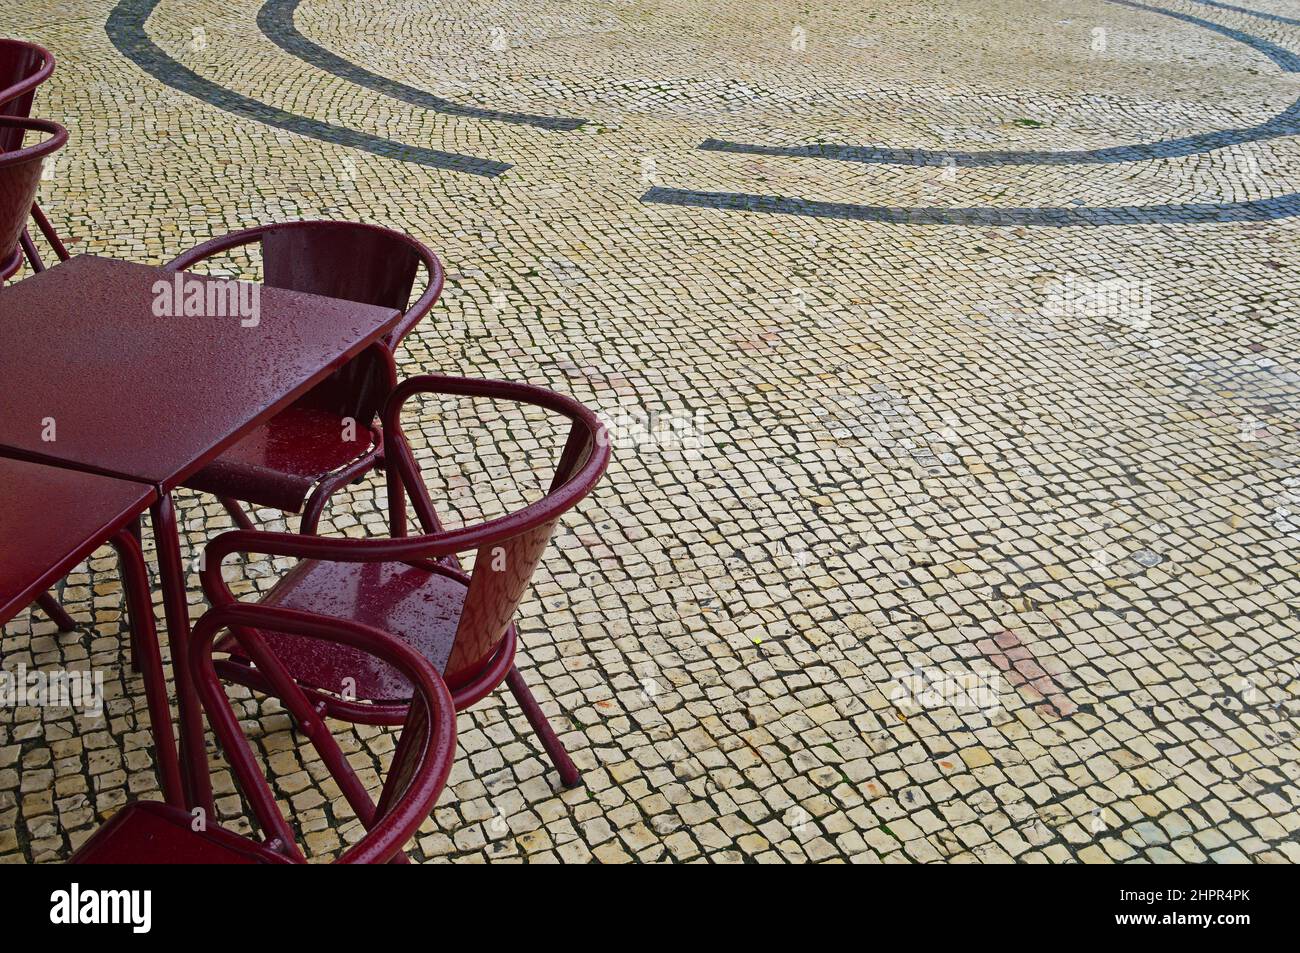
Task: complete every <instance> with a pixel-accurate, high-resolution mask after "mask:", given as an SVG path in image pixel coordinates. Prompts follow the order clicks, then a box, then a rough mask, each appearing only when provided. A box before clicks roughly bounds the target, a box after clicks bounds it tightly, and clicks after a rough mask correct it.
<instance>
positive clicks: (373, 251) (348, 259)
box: [262, 222, 420, 427]
mask: <svg viewBox="0 0 1300 953" xmlns="http://www.w3.org/2000/svg"><path fill="white" fill-rule="evenodd" d="M419 265H420V258H419V255H417V254H416V252H415V249H414V248H413V247H412V246H411V245H410V243H409V242H407V241H404V240H403V236H402V235H400V234H397V233H394V232H389V231H387V230H384V229H377V228H370V227H368V226H365V225H358V224H353V223H351V222H310V223H306V224H293V225H287V226H281V227H276V226H272V227H270V228H269V229H267V231H266V232H265V233H263V235H262V272H263V281H264V282H265V283H266V284H267V285H270V286H271V287H273V288H285V289H287V290H289V291H304V292H307V293H308V294H317V295H324V296H326V297H329V298H342V299H344V300H345V301H357V302H360V303H361V304H372V305H375V306H377V307H381V308H395V309H396V310H398V311H405V310H406V306H407V304H408V303H409V301H410V298H411V288H412V287H413V286H414V284H415V273H416V270H417V269H418V268H419ZM392 384H393V381H392V379H391V375H390V374H389V373H388V372H387V371H386V369H385V368H384V367H383V366H382V363H381V362H380V361H379V359H378V357H377V355H375V354H373V353H367V354H366V355H362V357H360V358H358V359H357V360H355V361H352V362H350V363H349V364H348V365H347V366H345V367H343V368H340V369H339V370H338V371H336V372H335V373H334V374H333V375H331V376H330V377H328V378H326V379H325V380H324V381H322V382H321V383H320V384H318V385H317V386H316V387H315V388H313V389H312V391H311V392H310V393H309V394H307V395H306V396H305V397H303V398H302V401H301V403H302V404H303V405H305V406H308V407H319V408H321V409H322V410H328V411H331V412H333V413H336V414H338V415H339V416H341V417H351V418H353V419H355V420H356V421H357V423H358V425H360V426H363V427H364V426H369V424H370V423H371V421H372V420H373V419H374V416H375V414H376V412H377V411H378V410H379V404H380V402H381V401H382V400H383V399H384V397H385V396H386V395H387V393H388V391H389V389H391V387H392Z"/></svg>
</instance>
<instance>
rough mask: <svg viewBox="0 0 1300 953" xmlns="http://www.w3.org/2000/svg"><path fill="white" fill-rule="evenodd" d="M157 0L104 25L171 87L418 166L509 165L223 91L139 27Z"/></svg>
mask: <svg viewBox="0 0 1300 953" xmlns="http://www.w3.org/2000/svg"><path fill="white" fill-rule="evenodd" d="M158 2H159V0H121V2H120V3H119V4H118V5H117V6H115V7H114V8H113V11H112V13H110V14H109V16H108V21H107V22H106V23H105V24H104V29H105V32H107V33H108V38H109V39H110V40H111V41H112V42H113V45H114V46H115V47H117V50H118V52H120V53H121V54H122V55H123V56H125V57H126V58H127V59H129V60H130V61H131V62H133V63H134V64H135V65H136V66H138V67H140V68H141V69H142V70H144V71H145V72H146V73H148V74H149V75H150V76H152V77H154V79H156V80H158V81H159V82H160V83H163V84H165V85H167V86H170V87H171V88H172V89H176V90H179V91H180V92H182V93H186V94H188V95H190V96H193V97H195V98H196V99H200V100H202V101H203V102H205V103H208V104H209V105H211V106H215V107H217V108H218V109H222V110H225V111H226V112H228V113H232V114H233V115H236V116H240V117H242V118H245V119H252V120H254V121H255V122H260V123H263V124H265V125H267V126H274V127H275V128H277V129H285V130H288V131H289V132H293V133H297V134H298V135H301V136H308V137H310V138H312V139H320V140H322V141H324V142H332V143H335V144H336V145H340V146H347V147H348V148H351V149H362V150H365V151H366V152H371V153H374V154H375V155H379V156H383V157H385V158H388V159H396V160H398V161H400V162H414V163H416V164H417V165H424V166H430V167H433V168H438V169H448V170H451V171H453V172H465V173H468V174H470V175H485V176H496V175H500V174H501V173H502V172H505V171H506V170H507V169H509V168H510V163H508V162H497V161H495V160H493V159H479V158H475V157H474V156H466V155H460V154H459V153H455V152H443V151H441V150H438V149H428V148H425V147H424V146H411V145H406V144H405V143H400V142H393V141H392V140H389V139H382V138H380V137H379V136H373V135H371V134H370V133H366V132H358V131H357V130H355V129H348V128H346V127H343V126H335V125H332V124H330V123H327V122H321V121H320V120H318V119H312V118H310V117H308V116H300V115H297V114H296V113H291V112H287V111H286V110H283V109H280V108H279V107H277V106H272V105H269V104H268V103H264V102H261V101H260V100H256V99H253V98H251V97H249V96H245V95H243V94H242V93H236V92H234V91H233V90H229V89H226V88H225V87H223V86H220V85H218V84H217V83H214V82H212V81H211V80H209V79H205V78H204V77H202V76H200V75H199V74H198V73H196V72H194V71H193V70H192V69H190V68H189V67H187V66H185V65H184V64H182V63H179V62H177V61H176V60H174V59H172V58H171V57H170V56H168V55H167V54H166V53H165V52H164V51H163V50H162V49H161V48H160V47H159V46H158V45H157V44H156V43H154V42H153V41H152V40H151V39H149V36H148V34H147V33H146V32H145V27H144V25H145V21H147V20H148V19H149V16H150V14H152V13H153V11H154V8H155V7H157V6H158Z"/></svg>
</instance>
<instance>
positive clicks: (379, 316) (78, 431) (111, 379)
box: [0, 255, 401, 808]
mask: <svg viewBox="0 0 1300 953" xmlns="http://www.w3.org/2000/svg"><path fill="white" fill-rule="evenodd" d="M176 275H177V273H175V272H168V271H164V270H163V269H161V268H156V267H151V266H147V265H138V264H133V263H129V262H123V261H116V260H113V259H109V258H98V257H94V256H89V255H83V256H79V257H77V258H73V259H71V260H70V261H67V262H65V263H63V264H59V265H56V266H55V267H53V268H50V269H48V270H47V271H44V272H42V273H40V274H38V275H35V276H33V277H31V278H28V279H26V280H24V281H20V282H18V283H17V284H14V285H10V286H9V287H7V288H4V289H0V393H2V394H3V401H4V403H5V404H6V405H7V406H6V407H5V411H4V414H3V417H2V418H0V446H3V447H6V448H8V452H9V453H10V454H11V455H14V456H23V457H26V458H28V459H32V460H36V461H40V462H44V463H49V464H53V465H56V466H61V467H70V468H74V469H78V470H83V471H86V472H91V473H98V474H101V475H106V476H113V477H119V478H125V479H131V480H136V481H140V482H144V483H148V484H150V485H152V486H154V487H156V489H157V491H158V498H157V500H155V502H154V503H153V504H152V505H151V507H150V509H151V516H152V523H153V527H154V534H155V536H156V538H157V543H158V563H159V570H160V576H161V581H162V588H163V610H164V615H165V618H166V622H167V635H168V639H169V641H170V642H171V645H172V651H171V655H172V665H173V667H174V669H175V680H176V692H177V704H178V708H179V711H180V721H181V729H180V734H181V751H182V763H183V764H187V763H189V758H191V757H196V758H197V757H202V756H203V722H202V716H201V713H200V712H199V709H198V704H197V698H196V697H195V695H194V689H193V685H192V683H191V682H190V678H189V671H188V668H189V661H188V652H187V650H186V647H187V645H188V636H189V614H188V609H187V607H186V599H185V576H186V574H185V571H184V569H183V566H182V560H181V553H180V539H179V536H178V534H177V529H176V516H175V510H174V508H173V505H172V500H171V491H172V490H174V489H175V488H176V487H177V486H179V485H180V483H181V482H182V481H183V480H185V478H186V477H188V476H190V475H191V474H193V473H194V472H196V471H197V470H199V469H201V468H202V467H203V466H205V465H206V464H207V463H209V462H210V461H211V460H213V459H214V458H215V457H217V456H218V455H219V454H220V453H221V452H222V451H223V450H225V449H226V448H227V447H229V446H230V445H232V444H233V443H235V442H236V441H238V440H239V439H241V438H242V437H244V436H245V435H247V434H248V433H249V432H250V431H252V430H254V429H256V428H257V427H258V426H259V425H260V424H262V423H263V422H265V421H266V420H268V419H269V418H270V417H272V416H274V415H275V414H276V413H278V412H279V411H281V410H283V409H285V408H286V407H288V406H289V405H290V404H292V403H293V402H294V401H295V400H296V399H297V398H299V397H300V396H302V395H303V394H305V393H306V392H307V391H308V390H310V389H311V388H312V387H313V386H314V385H316V384H318V383H319V382H321V381H322V380H324V379H325V378H326V377H327V376H329V374H330V373H332V372H333V371H334V370H336V369H338V368H339V367H341V366H342V365H343V364H345V363H347V362H348V361H349V360H351V359H352V358H354V357H356V356H357V355H358V354H360V353H361V352H362V351H364V350H365V349H366V348H367V347H369V346H372V345H377V342H379V341H380V339H381V338H382V337H383V336H384V335H385V334H387V333H388V332H389V331H390V330H392V328H393V327H394V326H395V325H396V323H397V322H398V320H399V319H400V317H401V313H400V312H398V311H395V310H390V309H387V308H377V307H372V306H370V305H364V304H358V303H356V302H351V301H340V300H337V299H334V298H323V297H320V296H317V295H310V294H303V293H300V292H294V291H285V290H283V289H278V288H271V287H265V286H257V288H258V292H257V295H258V296H257V298H255V299H252V300H256V301H257V313H256V322H255V323H254V321H253V320H252V317H250V316H248V315H245V316H243V317H242V318H241V316H240V315H227V314H226V312H225V311H224V310H223V311H221V314H220V315H214V316H202V315H194V316H188V317H187V316H181V315H176V316H169V315H168V314H167V313H166V312H167V311H169V310H170V311H172V312H174V311H176V310H177V308H178V307H179V305H178V301H176V300H173V301H171V302H170V304H171V305H172V306H173V307H171V308H170V309H169V308H167V307H164V306H160V304H166V303H167V302H165V301H164V298H167V297H174V295H172V293H171V292H167V291H163V290H162V289H163V286H164V285H168V286H171V288H172V289H173V291H174V289H175V287H176V286H175V282H176ZM182 280H184V281H186V282H187V284H186V286H185V295H184V296H182V297H183V298H188V297H189V296H190V294H189V292H190V290H191V289H192V287H193V286H192V285H189V284H188V282H198V283H201V284H203V285H204V286H205V287H206V285H207V284H208V283H211V282H214V281H215V282H218V283H220V282H221V279H212V278H206V277H203V276H200V275H184V276H183V279H182ZM245 288H247V286H245ZM197 297H198V298H199V299H202V300H205V301H207V300H213V301H217V302H218V303H219V302H220V301H221V300H222V299H221V296H220V295H219V294H218V295H213V296H212V297H211V298H209V297H208V296H207V295H206V294H205V292H202V291H200V292H199V293H198V295H197ZM250 298H251V295H249V296H245V298H244V300H249V299H250ZM237 299H238V296H231V297H230V298H229V300H237ZM217 310H221V309H217ZM158 312H162V313H158ZM384 353H385V358H384V359H385V360H387V357H386V354H387V352H384ZM186 783H187V790H188V796H187V800H188V801H189V803H190V804H191V805H198V806H201V807H206V808H210V807H211V792H210V791H209V790H208V789H207V777H206V772H186Z"/></svg>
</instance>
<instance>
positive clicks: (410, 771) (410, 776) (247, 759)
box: [190, 604, 456, 864]
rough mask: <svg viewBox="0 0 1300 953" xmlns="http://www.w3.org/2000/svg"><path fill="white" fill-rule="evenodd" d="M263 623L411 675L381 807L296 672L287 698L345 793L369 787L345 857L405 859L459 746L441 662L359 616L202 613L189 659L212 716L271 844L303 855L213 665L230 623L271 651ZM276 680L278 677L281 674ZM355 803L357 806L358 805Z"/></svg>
mask: <svg viewBox="0 0 1300 953" xmlns="http://www.w3.org/2000/svg"><path fill="white" fill-rule="evenodd" d="M258 628H268V629H275V630H276V631H281V632H289V633H294V634H297V635H304V636H309V637H311V638H314V639H320V640H322V641H327V642H335V643H338V644H341V645H346V646H350V647H352V648H356V649H360V650H361V651H363V652H367V653H369V654H371V655H374V656H376V657H377V658H380V659H382V660H383V661H385V662H387V663H388V664H390V665H392V666H393V667H394V668H397V669H398V670H399V671H401V672H402V674H403V675H405V676H406V678H407V679H408V680H409V681H410V682H411V685H412V688H413V694H412V703H411V705H410V706H409V710H408V713H407V716H406V719H405V724H404V727H403V730H402V733H401V736H400V737H399V739H398V742H397V747H396V750H395V752H394V754H393V764H392V766H391V767H390V769H389V776H388V779H387V781H386V782H385V785H384V789H383V793H382V794H381V795H380V801H379V806H378V807H377V808H376V807H375V806H374V804H373V803H371V802H370V799H369V795H367V794H366V793H365V789H364V787H362V786H361V783H360V781H359V780H358V779H357V777H356V773H355V772H354V771H353V770H352V767H351V765H350V764H348V761H347V759H346V758H345V757H344V755H343V752H342V751H341V749H340V748H339V746H338V743H337V742H336V741H335V740H334V737H333V735H332V734H331V733H330V731H329V729H328V726H326V725H325V723H324V721H323V720H322V719H321V717H320V716H319V715H317V714H316V712H315V711H314V710H313V709H312V707H311V705H310V703H309V702H308V701H307V699H306V698H305V697H304V696H303V694H302V691H301V690H300V689H299V688H298V687H297V686H296V685H295V684H294V683H293V681H292V680H289V681H288V682H287V683H286V684H285V685H283V686H281V687H283V688H284V689H285V690H286V693H285V694H283V695H281V696H280V697H281V699H282V700H283V701H284V702H285V704H286V706H287V707H289V709H290V711H292V712H293V714H294V716H295V717H296V718H298V723H299V727H300V728H301V729H302V730H303V732H304V733H305V734H306V735H307V736H308V737H309V738H310V739H311V741H312V744H313V745H314V746H315V747H316V750H317V751H318V752H320V754H321V757H322V759H323V760H324V761H325V762H326V766H327V767H328V768H329V769H330V773H331V774H333V775H334V777H335V778H336V779H337V780H339V781H340V783H341V784H342V786H343V787H344V793H345V795H346V794H348V793H349V792H348V789H349V788H353V787H355V788H359V789H360V790H361V794H362V796H363V797H364V799H365V809H364V810H358V815H359V816H360V817H361V820H362V823H363V824H364V825H365V827H366V829H367V830H366V833H365V835H364V836H363V837H362V838H361V840H359V841H358V842H357V843H356V844H354V845H353V846H352V847H350V848H349V849H348V850H346V851H345V852H344V853H343V854H342V855H341V856H340V857H339V858H338V861H337V862H338V863H345V864H346V863H352V864H377V863H385V862H387V861H390V860H393V859H395V858H397V856H398V854H399V852H400V851H401V849H402V847H403V845H404V844H406V842H407V841H409V840H410V839H411V837H412V836H414V834H415V832H416V830H417V829H418V828H419V826H420V825H421V824H422V823H423V822H424V819H425V818H427V817H428V816H429V814H430V813H431V812H432V811H433V806H434V804H435V803H436V801H437V800H438V795H439V794H440V793H441V791H442V789H443V786H444V785H445V784H446V782H447V776H448V774H449V773H450V772H451V766H452V761H453V759H454V757H455V753H456V709H455V706H454V704H453V702H452V699H451V694H450V692H448V691H447V686H446V685H444V684H443V681H442V678H441V677H440V676H439V675H438V673H437V672H436V671H435V670H434V668H433V666H432V665H431V664H430V663H429V662H428V661H427V660H426V659H425V658H424V657H423V656H421V655H420V654H419V653H418V652H416V651H415V650H414V649H412V648H411V647H410V646H408V645H406V644H405V643H403V642H400V641H398V640H397V639H395V638H393V637H392V636H390V635H388V634H387V633H384V632H381V631H380V630H378V629H374V628H371V627H369V626H365V625H361V624H358V623H355V622H349V621H345V620H342V619H330V618H327V617H324V616H319V615H316V614H314V613H310V612H303V611H301V610H296V609H288V608H284V607H278V606H263V605H248V604H238V605H230V606H226V607H224V608H218V609H213V610H211V611H209V612H208V613H207V614H206V615H204V616H203V618H202V619H200V620H199V622H198V623H197V624H196V625H195V627H194V632H193V636H192V640H193V641H192V642H191V644H190V661H191V667H192V670H193V673H194V680H195V684H196V686H197V688H198V692H199V696H200V698H201V699H202V701H203V706H204V708H205V710H206V711H207V714H208V719H209V721H210V722H211V723H212V728H213V730H214V731H215V732H216V735H217V737H218V738H219V739H220V741H221V744H222V748H223V750H224V751H225V754H226V757H227V759H228V760H229V761H230V764H231V768H232V769H233V770H234V772H235V776H236V778H237V779H238V781H239V784H240V787H241V789H242V790H243V792H244V795H245V796H246V797H247V798H248V802H249V806H250V807H251V808H252V810H253V813H254V815H255V816H256V818H257V821H258V824H259V825H260V827H261V829H262V831H263V833H264V835H266V836H267V837H268V838H269V839H270V840H269V845H270V846H272V847H273V848H274V849H276V850H278V851H280V852H282V853H285V854H287V855H288V856H290V857H291V858H293V859H295V860H303V859H305V858H304V857H303V855H302V852H301V850H300V849H299V847H298V845H297V842H296V840H295V838H294V835H293V831H292V829H291V828H290V826H289V824H288V822H287V821H286V820H285V817H284V815H283V813H281V811H280V808H279V806H278V805H277V804H276V801H275V795H274V794H273V793H272V791H271V787H270V785H269V784H268V783H267V781H266V777H265V775H264V774H263V773H262V771H261V769H260V768H259V766H258V764H257V761H256V759H255V757H254V755H253V752H252V749H251V747H250V746H249V744H248V740H247V739H246V738H245V736H244V733H243V731H242V730H241V729H240V727H239V720H238V719H237V718H236V716H235V712H234V710H233V708H232V707H231V705H230V701H229V699H227V697H226V693H225V690H224V688H223V687H222V684H221V681H220V680H219V679H218V678H217V673H216V671H215V669H214V667H213V658H212V651H213V641H214V640H215V638H216V636H217V633H218V632H220V631H221V630H223V629H229V630H230V631H231V632H233V633H234V634H235V637H236V638H237V639H238V640H239V641H240V644H241V645H242V646H243V647H244V648H245V649H247V650H248V651H249V652H250V654H252V655H253V656H254V657H258V656H263V655H265V654H266V653H265V652H264V649H263V648H259V646H258V643H259V642H260V639H259V638H258V637H257V635H256V630H257V629H258ZM266 661H270V659H265V658H259V666H260V664H261V663H262V662H266ZM273 681H279V679H278V678H274V677H273ZM345 778H350V779H351V783H344V779H345ZM348 800H349V801H352V800H353V798H352V796H350V795H349V797H348ZM353 806H354V808H356V807H357V805H356V804H354V805H353Z"/></svg>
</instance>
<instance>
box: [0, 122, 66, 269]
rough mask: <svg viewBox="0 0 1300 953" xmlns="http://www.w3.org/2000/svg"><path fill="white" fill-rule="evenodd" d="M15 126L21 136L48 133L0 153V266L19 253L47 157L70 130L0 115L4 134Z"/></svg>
mask: <svg viewBox="0 0 1300 953" xmlns="http://www.w3.org/2000/svg"><path fill="white" fill-rule="evenodd" d="M15 130H16V131H17V133H18V135H19V138H21V137H22V135H23V134H24V133H25V132H28V131H34V132H44V133H48V136H47V138H46V139H45V141H44V142H40V143H37V144H36V145H34V146H28V147H27V148H25V149H18V150H15V151H13V152H5V153H0V269H3V268H4V267H5V265H6V263H7V262H10V261H11V260H12V259H13V258H14V257H15V255H16V254H17V248H18V238H19V236H20V235H21V234H22V231H23V228H24V227H26V225H27V216H28V215H30V214H31V210H32V202H34V201H35V200H36V190H37V188H38V187H39V186H40V183H41V168H42V166H43V165H44V164H45V159H46V157H47V156H49V155H50V154H51V153H52V152H55V151H56V150H58V149H60V148H62V147H63V144H64V143H65V142H67V141H68V131H67V130H66V129H64V128H63V127H62V126H60V125H59V124H58V123H56V122H50V121H48V120H44V119H14V118H12V117H8V116H5V117H0V134H3V133H6V132H12V131H15ZM3 277H6V275H5V274H3V273H0V278H3Z"/></svg>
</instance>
